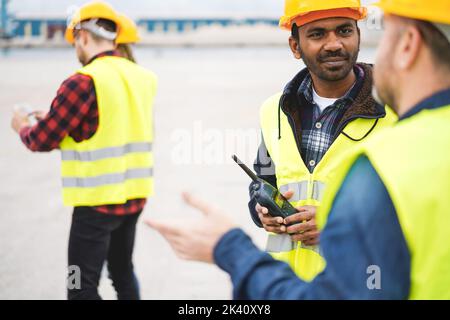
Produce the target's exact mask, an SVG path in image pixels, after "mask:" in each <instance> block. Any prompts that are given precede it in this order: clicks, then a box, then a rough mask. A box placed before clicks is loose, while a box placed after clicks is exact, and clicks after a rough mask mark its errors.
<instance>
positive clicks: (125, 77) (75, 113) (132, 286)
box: [12, 1, 157, 299]
mask: <svg viewBox="0 0 450 320" xmlns="http://www.w3.org/2000/svg"><path fill="white" fill-rule="evenodd" d="M128 31H129V30H128V29H127V25H126V24H124V22H123V19H122V18H121V17H120V16H119V15H118V13H117V12H116V11H115V10H114V9H113V8H112V7H111V6H110V5H109V4H107V3H105V2H97V1H94V2H90V3H87V4H85V5H83V6H82V7H80V8H79V9H78V10H77V11H76V12H75V14H74V15H73V17H72V19H71V21H70V23H69V24H68V26H67V30H66V33H65V38H66V40H67V42H69V43H70V44H72V45H73V46H74V47H75V50H76V54H77V57H78V60H79V61H80V63H81V64H82V66H83V67H82V68H80V69H78V70H77V71H76V72H75V73H74V74H73V75H72V76H70V77H69V78H68V79H66V80H65V81H64V82H63V83H62V85H61V86H60V88H59V90H58V93H57V96H56V97H55V99H54V100H53V102H52V104H51V108H50V111H49V112H35V115H36V117H37V118H38V120H39V121H38V123H37V124H36V125H34V126H30V124H29V123H28V120H27V118H26V117H25V115H23V114H20V113H16V114H15V115H14V118H13V121H12V126H13V128H14V129H15V130H16V131H17V132H18V133H19V134H20V138H21V140H22V142H23V143H24V144H25V145H26V146H27V147H28V148H29V149H30V150H31V151H51V150H54V149H60V150H61V154H62V163H61V176H62V193H63V202H64V205H66V206H71V207H74V211H73V215H72V226H71V230H70V237H69V252H68V262H69V276H68V281H67V286H68V287H67V289H68V298H69V299H100V296H99V294H98V290H97V287H98V285H99V280H100V275H101V272H102V269H103V265H104V264H105V262H107V266H108V271H109V276H110V278H111V279H112V282H113V286H114V288H115V290H116V292H117V297H118V298H119V299H139V297H140V296H139V286H138V283H137V279H136V276H135V274H134V268H133V262H132V256H133V248H134V238H135V230H136V222H137V220H138V218H139V216H140V213H141V212H142V210H143V209H144V206H145V204H146V199H147V198H148V197H150V196H152V195H153V188H154V187H153V154H152V142H153V121H152V108H153V99H154V96H155V94H156V83H157V80H156V76H155V75H154V74H153V73H152V72H150V71H148V70H146V69H144V68H142V67H140V66H138V65H137V64H135V63H132V62H130V61H129V60H127V59H124V58H123V57H121V55H120V54H119V53H118V52H117V50H116V44H117V41H118V40H121V39H123V38H125V40H129V39H128V38H129V35H127V32H128ZM121 41H122V40H121Z"/></svg>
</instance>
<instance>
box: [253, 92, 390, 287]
mask: <svg viewBox="0 0 450 320" xmlns="http://www.w3.org/2000/svg"><path fill="white" fill-rule="evenodd" d="M280 97H281V94H277V95H275V96H273V97H271V98H269V99H268V100H267V101H266V102H265V103H264V105H263V106H262V108H261V114H260V118H261V128H262V134H263V138H264V141H265V143H266V147H267V150H268V152H269V154H270V157H271V159H272V161H273V163H274V164H275V171H276V172H275V174H276V178H277V185H278V188H279V190H280V192H282V193H284V192H286V191H288V190H292V191H294V195H293V197H292V198H291V199H289V201H290V203H291V204H292V205H294V206H304V205H313V206H319V205H320V203H321V199H322V196H323V192H324V190H325V187H326V186H327V184H328V182H329V181H330V180H331V179H333V174H334V170H335V168H336V167H338V166H339V165H340V161H341V159H342V158H343V157H344V155H345V153H346V152H348V150H349V149H350V148H352V147H354V146H355V144H356V142H355V141H353V140H351V139H349V138H348V137H346V136H345V135H344V134H342V133H341V134H340V135H339V136H338V137H337V138H336V140H335V141H334V142H333V144H332V145H331V146H330V148H329V149H328V151H327V152H326V153H325V155H324V156H323V158H322V160H321V161H320V162H319V163H318V164H316V166H315V168H314V171H313V172H312V173H310V172H309V170H308V168H307V167H306V165H305V163H304V161H303V159H302V157H301V154H300V151H299V149H298V147H297V143H296V140H295V137H294V133H293V131H292V129H291V126H290V124H289V121H288V118H287V116H286V114H285V113H284V112H281V113H280V117H281V118H280V126H281V132H282V135H281V138H279V136H278V133H279V131H278V108H279V101H280ZM395 121H397V117H396V115H395V114H394V113H393V112H392V110H390V109H389V108H386V116H385V117H384V118H380V119H363V118H358V119H355V120H353V121H351V122H350V123H349V124H347V126H346V127H345V128H344V129H343V132H345V134H347V135H348V136H350V137H352V138H354V139H355V140H358V139H362V138H364V136H365V135H367V133H369V132H370V134H373V132H377V131H379V130H380V129H382V128H384V127H386V126H389V125H392V124H393V123H394V122H395ZM266 251H267V252H269V253H271V255H272V256H273V257H274V258H275V259H278V260H282V261H285V262H287V263H288V264H289V265H290V266H291V268H292V269H293V270H294V271H295V272H296V274H297V275H298V276H299V277H300V278H302V279H303V280H306V281H310V280H312V279H313V278H314V277H315V276H316V275H317V274H318V273H320V272H321V271H322V270H323V268H324V266H325V261H324V259H323V258H322V257H321V255H320V252H319V249H318V247H317V246H314V247H306V246H304V245H302V243H301V242H292V241H291V240H290V237H289V235H287V234H282V235H275V234H269V238H268V241H267V247H266Z"/></svg>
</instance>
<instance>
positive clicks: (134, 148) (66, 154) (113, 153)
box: [61, 142, 152, 162]
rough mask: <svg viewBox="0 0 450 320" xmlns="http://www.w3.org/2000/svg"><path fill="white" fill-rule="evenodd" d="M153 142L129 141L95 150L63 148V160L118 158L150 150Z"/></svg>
mask: <svg viewBox="0 0 450 320" xmlns="http://www.w3.org/2000/svg"><path fill="white" fill-rule="evenodd" d="M150 151H152V144H151V143H147V142H137V143H128V144H126V145H123V146H119V147H110V148H103V149H98V150H94V151H82V152H79V151H76V150H62V151H61V156H62V160H63V161H82V162H89V161H97V160H102V159H108V158H117V157H122V156H125V155H127V154H129V153H135V152H150Z"/></svg>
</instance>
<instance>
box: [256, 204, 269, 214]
mask: <svg viewBox="0 0 450 320" xmlns="http://www.w3.org/2000/svg"><path fill="white" fill-rule="evenodd" d="M255 209H256V212H258V213H264V214H269V209H267V208H266V207H263V206H262V205H260V204H259V203H256V206H255Z"/></svg>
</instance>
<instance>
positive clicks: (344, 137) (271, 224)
mask: <svg viewBox="0 0 450 320" xmlns="http://www.w3.org/2000/svg"><path fill="white" fill-rule="evenodd" d="M366 13H367V9H366V8H364V7H361V4H360V1H359V0H321V1H315V0H286V2H285V12H284V16H283V17H282V18H281V19H280V27H281V28H283V29H286V30H289V31H291V34H292V35H291V37H290V38H289V45H290V49H291V50H292V53H293V55H294V57H295V58H296V59H302V60H303V62H304V63H305V65H306V68H305V69H303V70H301V71H300V72H299V73H298V74H297V75H296V76H295V77H294V79H292V80H291V81H290V82H289V83H288V84H287V86H286V87H285V89H284V91H283V92H281V93H278V94H276V95H274V96H272V97H270V98H269V99H268V100H267V101H266V102H265V103H264V105H263V106H262V108H261V120H260V122H261V130H262V138H263V139H262V140H263V142H262V144H261V146H260V148H259V150H258V156H257V159H256V162H255V165H254V168H255V171H256V172H257V174H258V176H259V177H260V178H262V179H264V180H266V181H268V182H270V183H271V184H272V185H273V186H275V187H277V188H278V189H279V190H280V192H282V193H283V195H284V196H285V197H286V198H288V199H289V201H290V202H291V204H292V205H293V206H294V207H296V209H297V210H298V213H296V214H294V215H291V216H289V217H287V218H286V219H282V218H281V217H273V216H271V212H270V211H269V210H268V209H267V208H264V207H262V206H261V205H259V204H258V203H257V201H256V199H255V197H254V196H253V187H254V186H255V185H256V184H254V183H252V184H251V185H250V198H251V200H250V203H249V209H250V213H251V215H252V218H253V220H254V221H255V223H256V224H257V225H258V226H260V227H264V229H265V230H266V231H268V232H269V235H268V241H267V246H266V250H267V251H268V252H269V253H271V254H272V256H273V257H275V258H276V259H279V260H282V261H285V262H287V263H289V265H290V266H291V267H292V268H293V270H294V271H295V272H296V273H297V274H298V275H299V276H300V277H301V278H302V279H304V280H308V281H310V280H312V279H313V278H314V277H315V276H316V275H317V274H318V273H319V272H320V271H321V270H322V269H323V267H324V265H325V261H324V260H323V259H322V257H321V255H320V250H319V247H320V246H319V235H320V233H319V231H318V230H317V227H316V222H315V215H316V210H317V208H319V207H320V204H321V200H322V197H323V192H324V190H325V189H326V187H327V185H328V184H329V182H330V180H331V179H332V176H333V175H334V171H335V170H336V168H338V167H339V166H340V165H341V164H340V159H341V158H342V156H343V155H344V154H345V153H346V152H347V151H348V150H349V149H350V148H352V147H353V146H354V145H355V144H357V143H358V142H359V141H363V140H365V139H366V138H367V137H369V136H370V135H372V134H374V133H375V132H377V131H379V130H381V129H382V128H384V127H386V126H389V125H391V124H393V122H394V121H395V120H396V116H395V115H394V114H393V112H392V111H391V110H390V109H389V108H385V107H384V105H380V104H377V103H376V101H375V100H374V99H373V97H372V91H371V88H372V66H371V65H368V64H364V63H357V58H358V53H359V46H360V31H359V28H358V25H357V21H358V20H361V19H363V18H365V17H366Z"/></svg>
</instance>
